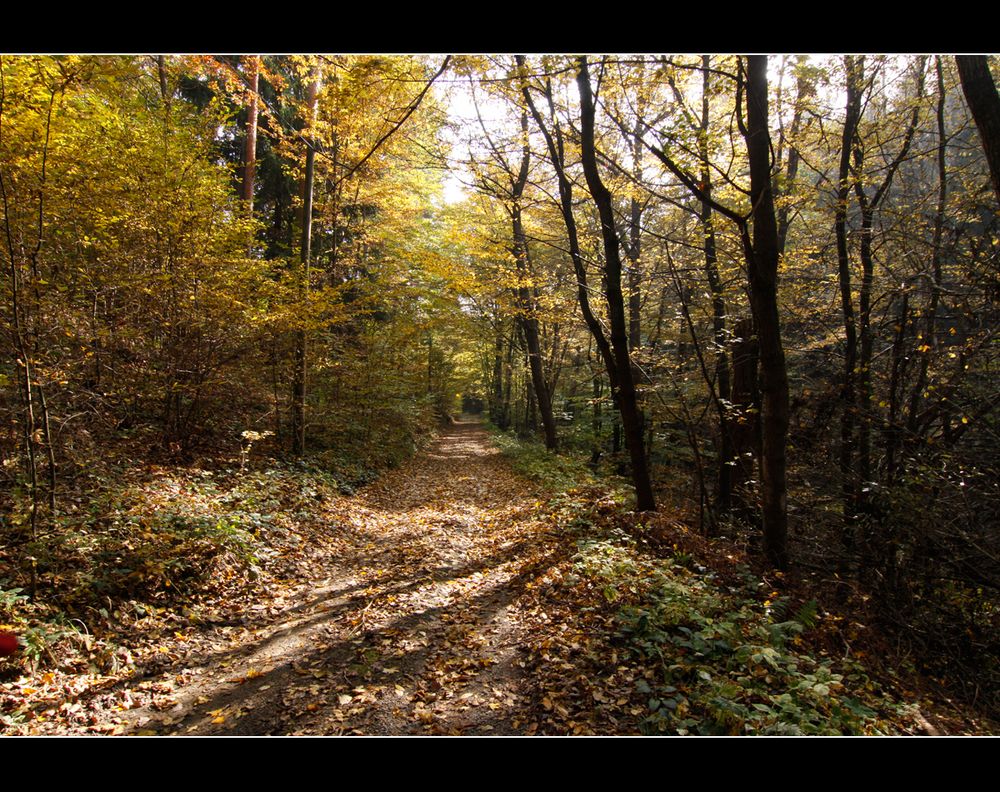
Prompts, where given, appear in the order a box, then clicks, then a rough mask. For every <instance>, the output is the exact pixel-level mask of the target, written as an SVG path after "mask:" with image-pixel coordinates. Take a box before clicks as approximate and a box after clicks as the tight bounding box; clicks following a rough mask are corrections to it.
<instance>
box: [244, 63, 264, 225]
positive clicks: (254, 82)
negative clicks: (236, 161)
mask: <svg viewBox="0 0 1000 792" xmlns="http://www.w3.org/2000/svg"><path fill="white" fill-rule="evenodd" d="M249 65H250V102H249V104H248V106H247V126H246V136H247V140H246V148H245V150H244V154H243V201H244V203H245V204H246V208H247V215H248V216H249V217H253V190H254V179H255V177H256V173H257V105H258V102H259V101H260V97H259V96H258V90H259V86H260V55H251V56H250V58H249Z"/></svg>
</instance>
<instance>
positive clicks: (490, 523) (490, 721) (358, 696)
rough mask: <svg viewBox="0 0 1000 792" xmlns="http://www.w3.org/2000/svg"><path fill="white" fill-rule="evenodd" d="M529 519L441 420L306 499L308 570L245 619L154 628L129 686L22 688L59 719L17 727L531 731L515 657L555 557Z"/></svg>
mask: <svg viewBox="0 0 1000 792" xmlns="http://www.w3.org/2000/svg"><path fill="white" fill-rule="evenodd" d="M538 505H539V501H538V500H537V492H535V489H534V487H533V486H532V485H530V484H529V483H528V482H527V481H525V480H524V479H522V478H520V477H519V476H517V475H515V474H514V473H513V472H512V471H511V469H510V466H509V464H508V463H507V462H506V461H505V460H504V459H503V458H502V457H501V456H500V453H499V451H498V450H497V449H496V448H495V447H494V446H493V445H492V444H491V443H490V440H489V436H488V435H487V433H486V431H485V430H484V429H483V428H482V427H481V425H479V424H475V423H456V424H454V425H452V426H450V427H448V428H446V429H445V430H444V431H443V433H442V434H441V435H440V436H439V438H438V439H437V441H436V442H435V444H434V445H433V446H432V447H431V448H430V449H428V450H425V451H423V452H421V453H419V454H418V455H416V456H415V457H414V458H412V459H411V460H410V461H409V462H408V463H406V464H405V465H403V466H402V467H400V468H399V469H397V470H395V471H392V472H391V473H389V474H387V475H385V476H384V477H383V478H381V479H380V480H379V481H378V482H377V483H375V484H373V485H371V486H369V487H367V488H366V489H364V490H363V491H362V492H360V493H359V494H358V495H356V496H352V497H346V496H344V497H339V498H336V499H334V500H332V501H326V502H324V503H317V510H318V514H317V517H318V518H320V523H321V524H323V525H325V528H326V530H325V531H316V530H313V531H311V532H309V533H307V534H305V535H303V540H304V542H306V543H309V544H311V545H312V546H311V547H309V548H308V549H307V554H308V556H309V560H308V563H305V564H302V563H299V564H298V565H297V566H296V571H297V574H296V575H294V576H291V577H292V579H285V580H283V581H279V582H277V583H276V584H275V585H271V586H268V587H267V588H266V589H265V590H263V591H258V592H257V595H256V596H255V598H254V601H253V603H252V605H250V604H249V603H248V604H247V605H248V606H247V607H245V608H244V609H242V610H241V611H237V612H235V613H231V614H228V615H225V614H223V615H222V616H221V617H220V616H219V615H218V614H217V616H216V618H213V619H208V620H204V619H203V620H192V621H190V622H189V623H187V624H186V625H184V628H182V629H180V630H173V631H169V630H162V629H161V630H160V634H159V635H158V636H157V638H156V640H154V641H153V642H152V643H151V644H149V645H148V646H147V647H146V651H145V652H139V653H140V654H142V655H144V657H140V658H138V659H137V663H136V664H137V666H138V671H137V672H136V673H134V674H127V675H125V676H123V677H121V678H116V676H115V675H110V676H106V677H104V678H103V679H98V680H92V682H93V683H92V684H90V685H83V683H81V682H80V681H79V680H77V681H73V680H69V679H67V678H65V675H62V674H58V673H54V672H51V671H50V672H48V673H47V674H43V675H42V677H43V680H42V682H39V680H37V679H35V680H31V679H29V680H27V681H26V682H24V684H22V685H21V689H20V692H22V693H23V692H25V691H27V695H29V696H30V695H32V694H36V695H37V694H38V693H39V690H38V688H39V687H42V686H43V684H44V682H48V683H49V687H50V688H52V689H51V690H50V691H49V696H48V700H49V702H50V703H51V704H53V705H57V704H59V705H58V706H53V707H51V708H49V709H48V710H45V709H44V706H43V707H36V708H35V714H36V715H40V716H39V717H35V718H33V722H32V723H31V724H30V725H29V726H28V727H27V728H22V729H20V730H17V731H19V732H20V733H36V734H37V733H59V734H70V733H115V734H122V733H124V734H145V735H148V734H193V735H207V734H228V735H252V734H333V735H336V734H345V733H346V734H415V733H433V734H512V733H519V734H523V733H532V732H534V731H536V730H538V728H539V722H538V721H539V714H540V715H541V717H542V718H543V719H544V715H545V712H546V710H545V706H546V705H548V707H549V709H551V707H552V705H551V703H550V702H548V701H547V700H546V702H545V705H543V704H542V703H541V702H542V698H544V692H543V691H540V690H539V689H538V688H537V685H533V684H530V683H529V681H528V679H527V678H526V674H525V666H526V664H527V661H526V655H525V652H524V651H523V650H524V648H525V645H526V636H527V635H528V633H529V631H531V630H535V629H537V627H538V625H537V619H535V618H533V616H532V614H531V613H530V611H531V608H532V603H531V598H530V597H526V596H525V594H526V592H529V591H530V590H531V588H532V587H533V586H534V585H536V584H537V582H538V579H539V578H540V577H541V576H544V573H545V571H546V570H547V569H548V567H549V566H551V563H547V562H546V559H547V558H548V557H549V556H550V555H551V554H552V553H553V552H554V549H555V545H554V544H553V541H552V533H551V526H549V527H547V526H546V525H544V524H541V523H540V522H539V520H538V517H537V514H536V511H537V509H536V507H537V506H538ZM298 550H299V548H297V549H296V552H298ZM295 578H297V579H295ZM535 615H537V614H535ZM534 637H535V638H538V635H537V634H536V635H535V636H534ZM153 644H155V646H154V645H153ZM22 681H23V680H22ZM28 685H31V686H32V687H28ZM8 687H10V686H8ZM60 694H61V695H62V697H63V698H64V699H67V698H68V699H69V701H70V702H72V704H71V706H70V707H69V708H68V709H67V707H66V706H65V704H66V703H67V702H66V701H63V702H62V703H61V704H60V703H59V702H58V698H59V696H60ZM8 702H10V698H8ZM67 712H68V713H70V714H74V715H75V716H76V717H69V718H67V717H65V716H66V714H67Z"/></svg>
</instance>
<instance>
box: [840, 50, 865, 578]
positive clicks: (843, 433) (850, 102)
mask: <svg viewBox="0 0 1000 792" xmlns="http://www.w3.org/2000/svg"><path fill="white" fill-rule="evenodd" d="M844 65H845V66H846V70H847V110H846V114H845V116H844V130H843V136H842V138H841V144H840V167H839V169H838V172H837V178H838V182H837V208H836V211H835V213H834V234H835V236H836V239H837V272H838V279H839V281H840V307H841V313H842V315H843V320H844V380H843V383H842V385H841V390H840V401H841V407H842V412H841V418H840V457H839V464H840V477H841V479H840V480H841V498H842V501H843V514H844V526H843V530H842V533H841V544H842V546H843V547H842V549H843V559H844V562H846V561H847V559H848V558H849V557H850V555H852V554H853V552H854V540H855V537H854V531H855V524H856V522H857V512H858V491H859V485H858V480H857V475H856V473H855V471H854V453H855V443H854V426H855V419H856V415H857V385H856V380H857V368H858V334H857V324H856V320H855V316H854V298H853V296H852V293H851V262H850V254H849V251H848V247H847V202H848V199H849V198H850V195H851V184H850V170H851V152H852V150H853V148H854V142H855V138H856V137H857V129H858V121H859V119H860V118H861V84H862V81H863V79H864V57H863V56H860V57H858V58H855V57H854V56H851V55H848V56H846V57H845V58H844ZM841 571H842V572H845V571H846V569H845V568H844V567H843V565H842V569H841Z"/></svg>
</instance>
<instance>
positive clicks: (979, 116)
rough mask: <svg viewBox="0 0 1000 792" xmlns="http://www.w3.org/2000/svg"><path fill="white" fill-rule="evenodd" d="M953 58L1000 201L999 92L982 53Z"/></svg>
mask: <svg viewBox="0 0 1000 792" xmlns="http://www.w3.org/2000/svg"><path fill="white" fill-rule="evenodd" d="M955 62H956V63H957V64H958V76H959V78H960V79H961V81H962V92H963V93H964V94H965V101H966V102H968V103H969V109H970V110H971V111H972V117H973V118H974V119H975V121H976V128H977V129H978V130H979V138H980V140H982V142H983V150H984V151H985V152H986V162H987V164H988V165H989V168H990V177H991V178H992V180H993V192H994V193H995V194H996V197H997V201H1000V95H998V94H997V87H996V85H995V84H994V82H993V76H992V75H991V74H990V65H989V62H988V61H987V60H986V56H985V55H958V56H956V57H955Z"/></svg>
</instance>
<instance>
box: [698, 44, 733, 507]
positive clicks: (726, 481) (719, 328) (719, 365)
mask: <svg viewBox="0 0 1000 792" xmlns="http://www.w3.org/2000/svg"><path fill="white" fill-rule="evenodd" d="M711 67H712V57H711V56H710V55H702V57H701V68H702V86H701V124H700V128H699V130H698V132H699V135H698V156H699V158H700V159H701V183H702V186H703V191H704V193H705V198H703V199H702V200H701V201H700V203H701V215H700V216H701V226H702V233H703V234H704V238H705V242H704V248H705V277H706V279H707V280H708V287H709V289H710V290H711V293H712V337H713V340H714V345H715V382H716V385H715V399H714V401H715V404H716V409H717V411H718V413H719V446H720V447H719V469H718V475H717V483H716V492H715V505H716V507H717V508H718V510H719V511H720V512H721V513H723V514H725V513H727V512H729V510H730V508H732V500H733V467H734V462H735V460H734V458H733V456H734V447H733V423H734V421H735V420H736V416H735V415H733V414H732V413H733V411H732V409H731V407H727V405H730V404H731V397H732V386H731V384H730V380H729V361H728V359H727V358H728V356H727V354H726V347H727V341H728V339H727V337H726V296H725V291H724V289H723V286H722V278H721V277H720V276H719V265H718V258H717V254H716V244H715V224H714V222H713V219H712V204H711V203H710V202H709V200H708V198H710V197H711V195H712V168H711V163H710V159H709V156H710V155H709V150H708V129H709V120H710V118H709V111H710V109H711V106H710V100H709V97H710V95H711V87H712V86H711V76H712V72H711ZM692 338H693V336H692Z"/></svg>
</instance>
